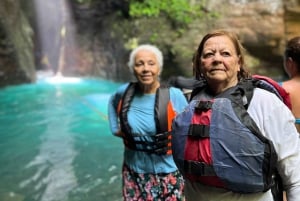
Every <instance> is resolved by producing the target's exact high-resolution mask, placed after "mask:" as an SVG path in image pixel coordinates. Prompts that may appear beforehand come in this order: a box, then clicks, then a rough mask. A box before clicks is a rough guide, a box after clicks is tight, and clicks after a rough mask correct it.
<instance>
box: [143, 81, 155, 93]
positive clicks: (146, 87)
mask: <svg viewBox="0 0 300 201" xmlns="http://www.w3.org/2000/svg"><path fill="white" fill-rule="evenodd" d="M139 86H140V89H141V91H142V92H143V93H144V94H153V93H156V90H157V88H159V86H160V83H159V82H158V81H157V82H154V83H152V84H150V85H145V84H139Z"/></svg>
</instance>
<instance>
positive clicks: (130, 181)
mask: <svg viewBox="0 0 300 201" xmlns="http://www.w3.org/2000/svg"><path fill="white" fill-rule="evenodd" d="M122 176H123V198H124V201H184V195H183V187H184V180H183V177H182V176H181V174H180V173H179V171H176V172H172V173H166V174H139V173H136V172H134V171H132V170H131V169H129V168H128V167H127V166H126V165H123V170H122Z"/></svg>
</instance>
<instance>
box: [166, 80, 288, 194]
mask: <svg viewBox="0 0 300 201" xmlns="http://www.w3.org/2000/svg"><path fill="white" fill-rule="evenodd" d="M205 86H206V83H205V82H203V83H202V84H199V87H198V88H196V89H194V90H193V92H192V95H191V97H192V99H191V102H190V104H189V105H188V106H187V107H186V108H185V110H184V111H183V112H182V113H180V114H178V115H177V117H176V118H175V119H174V121H173V125H172V129H173V131H172V134H173V136H172V146H173V158H174V161H175V163H176V165H177V166H178V169H179V170H180V172H181V173H182V174H183V176H184V177H185V178H186V179H189V180H191V181H195V182H200V183H203V184H206V185H210V186H215V187H220V188H225V189H228V190H231V191H233V192H238V193H257V192H264V191H267V190H269V189H270V188H273V187H274V175H275V174H276V163H277V154H276V151H275V149H274V146H273V143H272V142H271V141H270V140H269V139H267V138H266V137H264V136H263V135H262V134H261V132H260V130H259V128H258V127H257V125H256V123H255V122H254V120H253V119H252V118H251V117H250V115H249V114H248V113H247V108H248V106H249V103H250V102H251V98H252V96H253V91H254V88H256V87H259V88H262V89H265V90H268V91H270V92H272V93H275V94H276V95H277V97H278V98H280V99H281V100H282V101H283V102H284V103H285V104H286V105H287V106H288V107H289V108H291V104H290V100H289V96H288V94H287V92H286V91H285V90H284V89H283V88H281V87H280V85H279V84H278V83H277V82H276V81H274V80H272V79H270V78H268V77H264V76H258V75H255V76H253V77H252V78H250V79H245V80H242V81H240V82H239V83H238V84H237V86H235V87H232V88H230V89H228V90H226V91H224V92H223V93H221V94H219V95H218V96H217V97H214V98H210V97H207V94H206V93H205V88H206V87H205ZM220 122H221V123H220ZM277 187H278V186H277Z"/></svg>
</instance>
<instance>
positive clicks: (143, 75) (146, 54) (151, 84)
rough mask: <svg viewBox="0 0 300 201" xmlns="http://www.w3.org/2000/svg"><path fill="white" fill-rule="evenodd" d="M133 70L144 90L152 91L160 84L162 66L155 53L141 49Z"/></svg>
mask: <svg viewBox="0 0 300 201" xmlns="http://www.w3.org/2000/svg"><path fill="white" fill-rule="evenodd" d="M133 72H134V75H135V77H136V78H137V80H138V82H139V83H140V85H142V87H143V88H144V92H148V93H152V92H154V91H156V88H157V87H158V86H159V74H160V67H159V64H158V61H157V58H156V56H155V54H154V53H153V52H151V51H149V50H140V51H139V52H137V54H136V55H135V59H134V67H133Z"/></svg>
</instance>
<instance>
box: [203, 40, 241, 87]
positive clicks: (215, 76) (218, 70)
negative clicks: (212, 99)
mask: <svg viewBox="0 0 300 201" xmlns="http://www.w3.org/2000/svg"><path fill="white" fill-rule="evenodd" d="M200 56H201V58H200V66H201V67H200V68H201V69H200V71H201V73H202V74H203V76H204V78H205V79H206V80H207V82H208V84H209V86H210V87H211V88H212V89H213V90H214V92H215V93H219V92H222V91H224V90H225V89H227V88H229V87H232V86H235V85H236V84H237V82H238V72H239V71H240V68H241V62H240V57H239V56H238V55H237V53H236V49H235V46H234V44H233V42H232V41H231V40H230V38H229V37H227V36H225V35H221V36H213V37H211V38H209V39H208V40H206V42H205V43H204V46H203V51H202V54H201V55H200Z"/></svg>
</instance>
